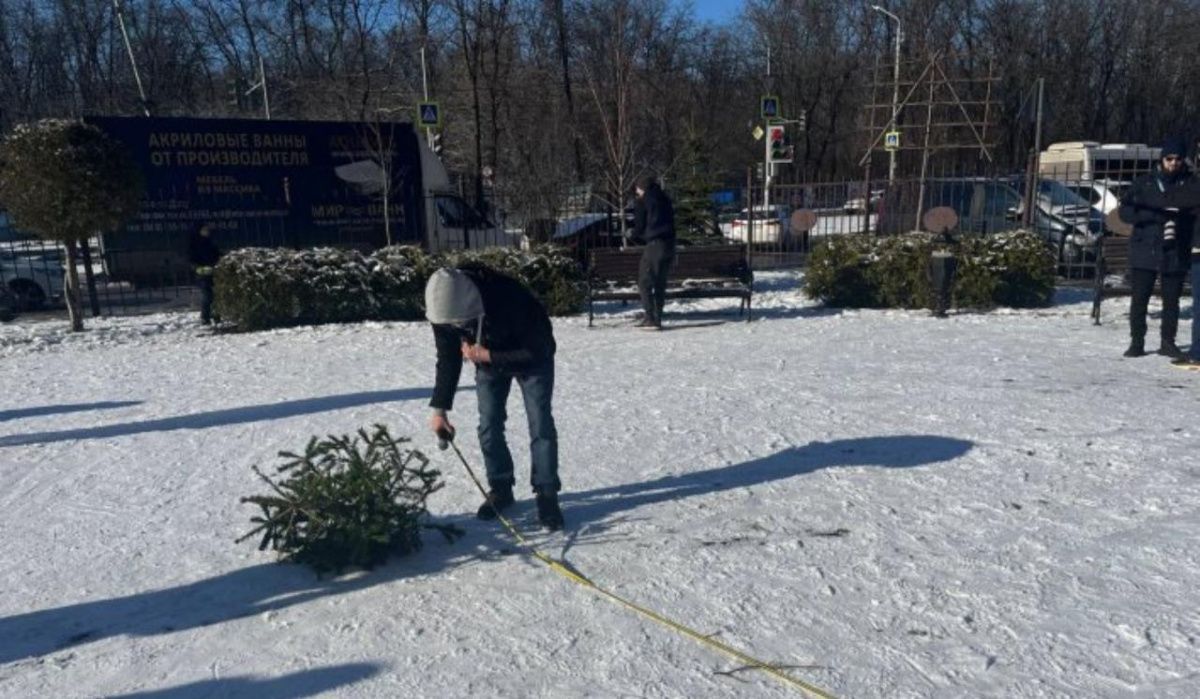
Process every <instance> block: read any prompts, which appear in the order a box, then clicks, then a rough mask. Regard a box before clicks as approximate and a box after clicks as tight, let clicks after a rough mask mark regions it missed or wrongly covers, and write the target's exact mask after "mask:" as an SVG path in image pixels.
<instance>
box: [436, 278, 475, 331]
mask: <svg viewBox="0 0 1200 699" xmlns="http://www.w3.org/2000/svg"><path fill="white" fill-rule="evenodd" d="M482 315H483V298H482V297H481V296H480V295H479V287H477V286H475V282H473V281H471V278H470V277H468V276H467V275H466V274H463V273H462V272H461V271H459V270H457V269H439V270H438V271H436V272H434V273H433V276H431V277H430V278H429V283H428V284H426V285H425V317H426V318H428V319H429V322H430V323H433V324H434V325H447V324H450V325H460V324H462V323H466V322H469V321H472V320H475V319H477V318H479V317H481V316H482Z"/></svg>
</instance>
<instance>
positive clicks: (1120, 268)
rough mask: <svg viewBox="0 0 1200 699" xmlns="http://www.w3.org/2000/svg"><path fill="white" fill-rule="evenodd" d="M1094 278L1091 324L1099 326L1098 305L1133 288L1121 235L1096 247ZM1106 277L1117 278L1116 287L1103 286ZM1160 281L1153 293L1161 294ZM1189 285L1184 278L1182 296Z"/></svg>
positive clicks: (1125, 240)
mask: <svg viewBox="0 0 1200 699" xmlns="http://www.w3.org/2000/svg"><path fill="white" fill-rule="evenodd" d="M1096 252H1097V254H1096V278H1095V280H1094V285H1093V287H1094V288H1093V291H1092V322H1093V323H1094V324H1095V325H1099V324H1100V304H1102V303H1103V302H1104V299H1106V298H1110V297H1113V296H1129V295H1130V294H1132V293H1133V287H1132V286H1131V285H1130V280H1129V238H1128V237H1126V236H1123V235H1106V236H1104V237H1103V238H1101V239H1100V243H1099V245H1097V246H1096ZM1107 277H1113V278H1119V280H1120V281H1119V282H1118V283H1117V285H1116V286H1105V285H1104V282H1105V280H1106V278H1107ZM1161 282H1162V279H1158V280H1155V282H1154V293H1155V294H1158V295H1161V294H1162V284H1161ZM1188 288H1189V284H1188V281H1187V277H1184V289H1185V291H1184V295H1186V294H1187V291H1186V290H1187V289H1188Z"/></svg>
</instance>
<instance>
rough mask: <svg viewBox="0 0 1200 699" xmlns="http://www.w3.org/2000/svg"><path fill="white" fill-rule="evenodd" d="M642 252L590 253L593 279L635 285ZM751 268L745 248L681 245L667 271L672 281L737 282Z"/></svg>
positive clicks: (614, 250)
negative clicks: (712, 280)
mask: <svg viewBox="0 0 1200 699" xmlns="http://www.w3.org/2000/svg"><path fill="white" fill-rule="evenodd" d="M641 259H642V251H641V249H638V248H635V249H630V250H619V249H608V248H600V249H597V250H593V251H592V253H591V264H590V265H589V267H588V274H589V276H590V277H591V278H592V279H596V280H604V281H613V282H634V281H637V278H638V267H639V265H640V263H641ZM749 277H750V268H749V266H748V265H747V263H746V248H745V246H742V245H705V246H679V247H676V248H675V261H674V263H672V265H671V269H670V271H668V272H667V278H668V279H670V280H681V279H738V280H741V281H748V280H749Z"/></svg>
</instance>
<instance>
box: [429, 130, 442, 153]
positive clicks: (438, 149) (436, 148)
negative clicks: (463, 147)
mask: <svg viewBox="0 0 1200 699" xmlns="http://www.w3.org/2000/svg"><path fill="white" fill-rule="evenodd" d="M429 148H430V149H431V150H432V151H433V154H434V155H437V156H440V155H441V154H442V133H441V132H440V131H434V132H433V135H432V136H431V137H430V144H429Z"/></svg>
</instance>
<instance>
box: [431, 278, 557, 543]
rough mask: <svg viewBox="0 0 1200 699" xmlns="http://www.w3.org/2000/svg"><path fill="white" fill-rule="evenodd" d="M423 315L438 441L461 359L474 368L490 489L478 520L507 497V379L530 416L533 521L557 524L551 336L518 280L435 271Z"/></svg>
mask: <svg viewBox="0 0 1200 699" xmlns="http://www.w3.org/2000/svg"><path fill="white" fill-rule="evenodd" d="M425 317H426V318H428V319H429V322H430V323H432V324H433V338H434V342H435V343H436V346H437V381H436V382H435V385H434V389H433V398H432V400H430V402H429V405H430V407H432V408H433V415H432V416H431V417H430V420H429V425H430V428H432V429H433V431H434V433H435V434H437V435H438V436H439V437H441V438H443V439H448V438H450V437H453V435H454V426H453V425H452V424H450V420H449V418H448V417H447V416H446V413H447V412H448V411H449V410H450V408H451V407H452V406H453V404H454V392H455V390H456V389H457V387H458V378H459V376H460V374H461V372H462V366H463V360H467V361H470V362H471V363H473V364H474V365H475V394H476V397H477V399H478V403H479V446H480V449H481V450H482V451H483V463H484V466H485V467H486V469H487V479H488V486H489V487H490V489H491V492H489V493H488V496H487V499H486V500H485V501H484V503H483V505H481V506H480V507H479V511H478V512H477V513H476V516H477V517H479V518H480V519H495V518H496V516H497V514H498V513H499V512H501V511H502V510H504V509H506V508H508V507H509V506H511V505H512V504H513V502H514V498H513V485H514V484H515V483H516V479H515V477H514V475H513V458H512V454H511V453H510V452H509V450H508V443H507V441H505V438H504V423H505V420H506V419H507V418H508V414H507V412H506V410H505V405H506V404H507V403H508V393H509V390H510V389H511V388H512V383H513V379H516V381H517V384H518V385H519V386H520V387H521V396H522V397H523V398H524V400H525V414H526V415H527V416H528V419H529V440H530V444H529V451H530V460H531V462H532V469H531V471H532V473H531V478H530V480H531V482H532V484H533V490H534V492H535V493H536V494H537V510H538V520H539V521H540V522H541V524H542V526H544V527H546V528H547V529H550V530H555V529H561V528H562V526H563V515H562V510H561V509H560V508H559V505H558V491H559V490H560V489H561V488H562V484H561V483H560V482H559V480H558V431H557V429H556V428H555V425H554V415H553V414H552V412H551V398H552V397H553V394H554V352H555V349H556V345H555V343H554V333H553V330H552V328H551V325H550V317H549V316H548V315H547V314H546V309H545V308H544V307H543V306H542V304H541V302H540V301H538V299H537V298H536V297H535V296H534V295H533V294H532V293H530V292H529V290H528V289H526V288H525V287H524V286H522V285H521V283H520V282H518V281H516V280H515V279H512V278H511V277H506V276H504V275H503V274H500V273H498V272H494V271H492V270H490V269H488V268H486V267H482V266H474V265H472V266H467V265H464V266H462V267H461V268H458V269H440V270H438V271H437V272H434V274H433V276H431V277H430V279H429V283H428V284H427V285H426V286H425Z"/></svg>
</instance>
